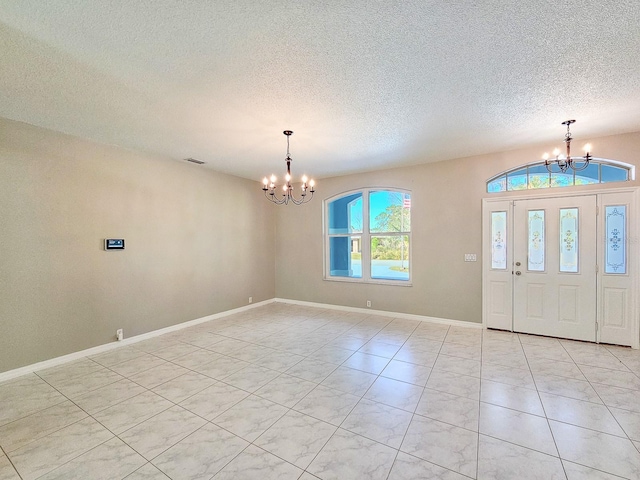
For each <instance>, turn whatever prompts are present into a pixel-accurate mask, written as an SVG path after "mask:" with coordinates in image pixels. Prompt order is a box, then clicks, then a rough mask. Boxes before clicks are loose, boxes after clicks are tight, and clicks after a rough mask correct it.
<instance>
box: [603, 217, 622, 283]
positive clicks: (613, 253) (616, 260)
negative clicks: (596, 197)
mask: <svg viewBox="0 0 640 480" xmlns="http://www.w3.org/2000/svg"><path fill="white" fill-rule="evenodd" d="M604 213H605V227H604V228H605V232H606V234H607V238H606V242H607V248H606V249H605V266H604V273H612V274H625V273H627V237H626V235H627V234H626V231H627V206H626V205H609V206H606V207H605V208H604Z"/></svg>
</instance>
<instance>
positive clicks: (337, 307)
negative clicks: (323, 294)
mask: <svg viewBox="0 0 640 480" xmlns="http://www.w3.org/2000/svg"><path fill="white" fill-rule="evenodd" d="M274 300H275V301H276V302H279V303H290V304H292V305H303V306H306V307H317V308H326V309H327V310H342V311H345V312H356V313H365V314H367V315H381V316H383V317H393V318H405V319H407V320H418V321H420V322H431V323H441V324H444V325H454V326H456V327H467V328H480V329H482V328H483V327H482V324H481V323H475V322H465V321H463V320H452V319H450V318H439V317H427V316H425V315H415V314H413V313H399V312H387V311H384V310H372V309H370V308H360V307H345V306H343V305H332V304H329V303H315V302H305V301H302V300H290V299H288V298H275V299H274Z"/></svg>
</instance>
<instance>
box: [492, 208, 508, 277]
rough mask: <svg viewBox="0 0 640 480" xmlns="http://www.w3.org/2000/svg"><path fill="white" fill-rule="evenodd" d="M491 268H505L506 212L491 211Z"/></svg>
mask: <svg viewBox="0 0 640 480" xmlns="http://www.w3.org/2000/svg"><path fill="white" fill-rule="evenodd" d="M491 268H493V269H495V270H506V269H507V212H491Z"/></svg>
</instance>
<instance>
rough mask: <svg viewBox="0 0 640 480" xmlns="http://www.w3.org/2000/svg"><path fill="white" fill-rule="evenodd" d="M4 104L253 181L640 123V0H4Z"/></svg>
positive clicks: (13, 113)
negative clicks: (289, 165) (568, 125)
mask: <svg viewBox="0 0 640 480" xmlns="http://www.w3.org/2000/svg"><path fill="white" fill-rule="evenodd" d="M0 116H4V117H6V118H10V119H15V120H20V121H24V122H28V123H31V124H34V125H38V126H42V127H46V128H50V129H54V130H58V131H61V132H65V133H69V134H73V135H78V136H81V137H86V138H90V139H93V140H96V141H99V142H103V143H109V144H116V145H120V146H124V147H127V148H132V149H137V150H142V151H148V152H154V153H159V154H162V155H166V156H169V157H172V158H175V159H183V158H186V157H195V158H197V159H200V160H203V161H205V162H207V166H208V167H211V168H214V169H216V170H220V171H224V172H228V173H233V174H236V175H240V176H243V177H247V178H251V179H255V180H259V179H261V178H262V176H263V175H264V174H266V173H271V172H275V173H276V174H278V173H281V171H282V170H283V168H284V163H283V159H284V156H285V149H286V140H285V137H284V135H282V131H283V130H284V129H291V130H293V131H294V132H295V133H294V135H293V137H291V155H292V157H293V159H294V163H293V173H294V175H296V174H298V175H299V174H302V173H303V172H305V173H308V174H312V175H314V176H316V177H325V176H330V175H340V174H345V173H351V172H357V171H365V170H374V169H379V168H385V167H392V166H399V165H408V164H415V163H424V162H431V161H438V160H446V159H451V158H457V157H463V156H469V155H475V154H481V153H489V152H495V151H503V150H509V149H514V148H517V147H520V146H528V145H533V144H537V143H541V142H549V143H550V146H554V145H556V144H561V140H562V136H563V134H564V129H563V127H562V126H561V125H560V122H561V121H563V120H565V119H567V118H576V119H577V120H578V123H577V124H576V125H574V128H573V129H572V130H573V133H574V137H575V138H576V141H577V142H581V141H582V140H584V141H586V140H588V139H589V137H595V136H601V135H607V134H613V133H621V132H630V131H640V2H639V1H638V0H631V1H624V0H616V1H602V0H594V1H589V0H538V1H529V2H523V1H522V0H485V1H482V0H480V1H471V0H457V1H444V0H440V1H433V0H432V1H427V0H403V1H400V0H396V1H375V0H352V1H346V0H322V1H297V2H290V1H282V0H278V1H258V0H214V1H205V0H189V1H187V0H181V1H180V0H175V1H168V0H134V1H130V0H122V1H116V0H111V1H107V0H83V1H77V0H67V1H64V0H47V1H42V0H21V1H15V0H0ZM594 150H595V152H594V153H595V154H596V155H597V154H598V151H597V144H596V145H594ZM530 160H534V159H523V162H524V161H530Z"/></svg>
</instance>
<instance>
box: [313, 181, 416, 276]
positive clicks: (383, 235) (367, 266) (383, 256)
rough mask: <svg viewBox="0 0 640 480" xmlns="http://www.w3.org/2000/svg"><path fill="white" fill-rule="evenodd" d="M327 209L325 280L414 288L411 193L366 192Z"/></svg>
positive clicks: (335, 201)
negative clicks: (411, 283) (412, 280)
mask: <svg viewBox="0 0 640 480" xmlns="http://www.w3.org/2000/svg"><path fill="white" fill-rule="evenodd" d="M324 207H325V217H324V218H325V249H326V250H325V279H327V280H340V281H350V282H366V283H391V284H395V285H398V284H405V285H410V282H411V267H410V264H411V254H410V251H411V192H409V191H407V190H397V189H393V190H391V189H386V188H363V189H359V190H355V191H351V192H347V193H342V194H340V195H337V196H335V197H331V198H328V199H326V200H325V202H324Z"/></svg>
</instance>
